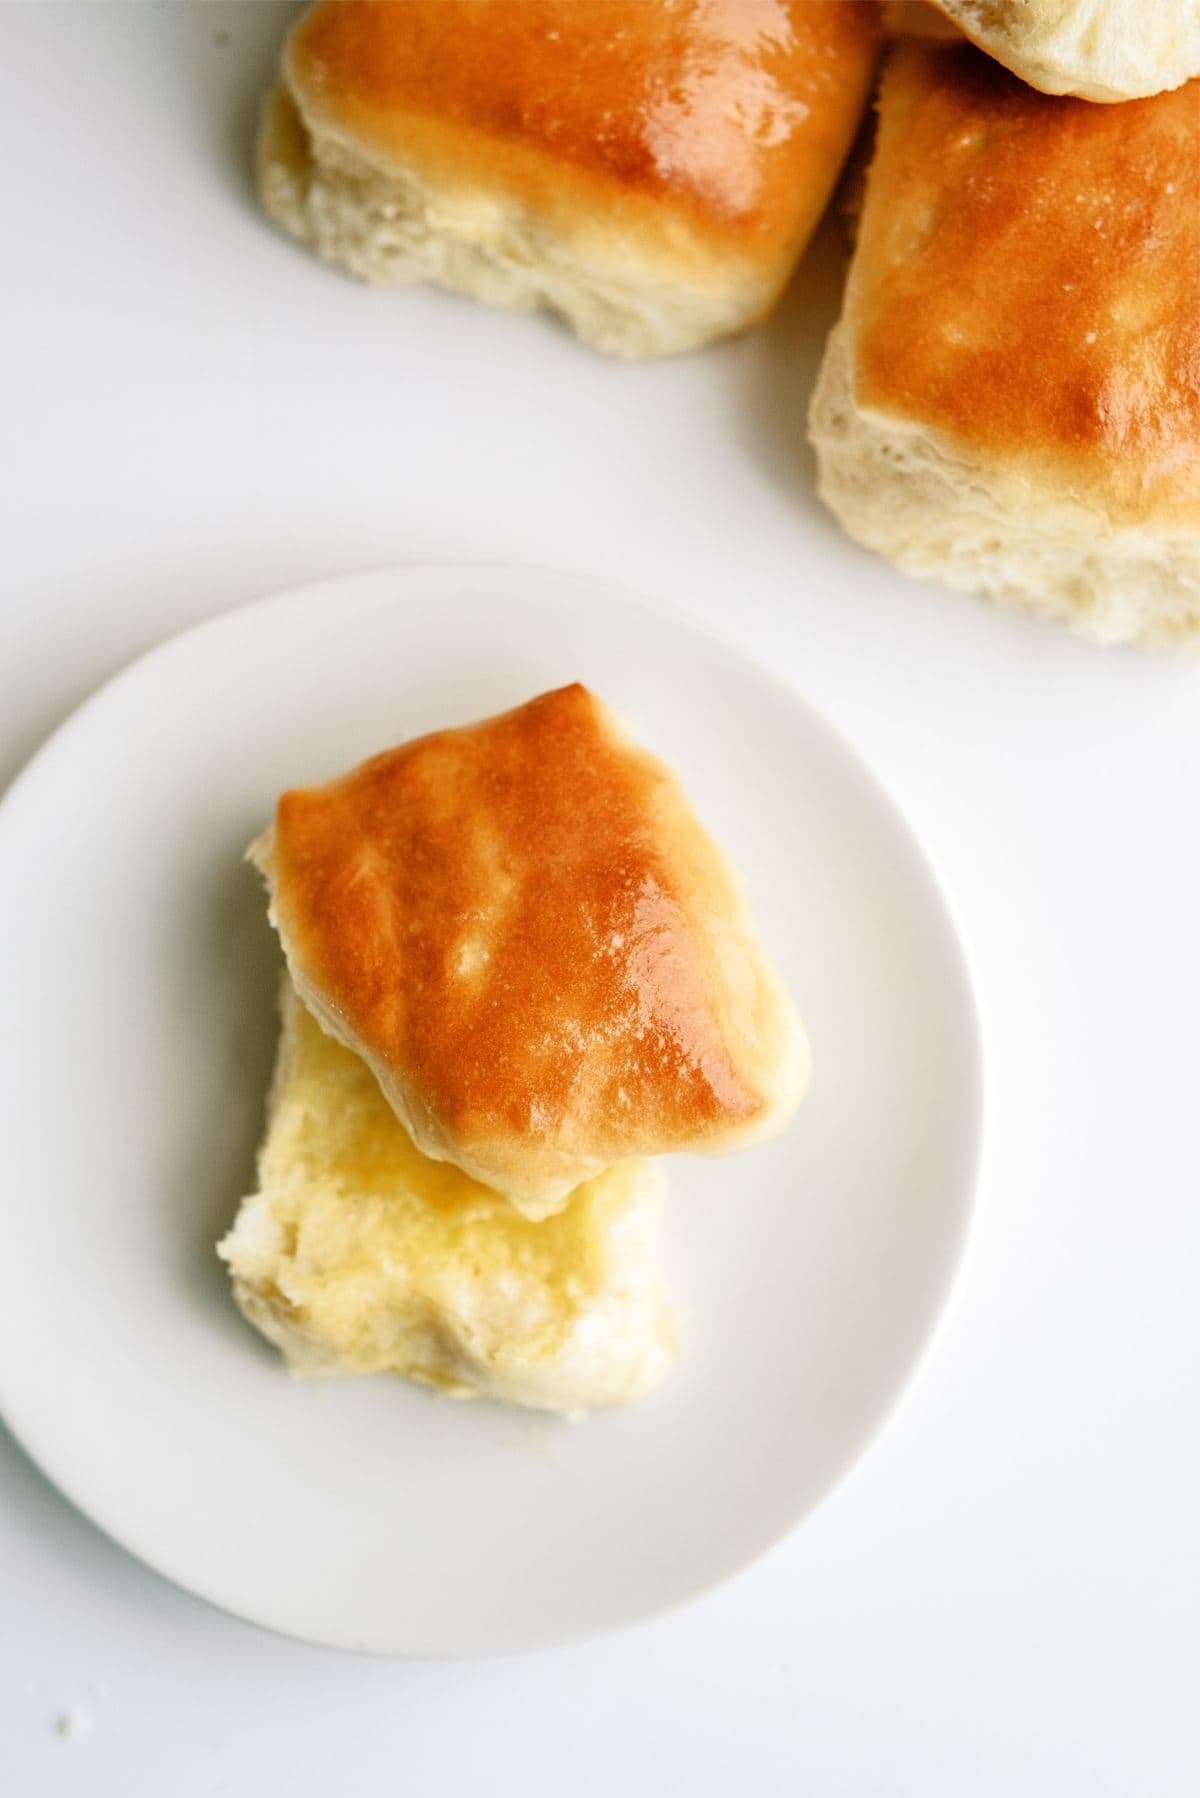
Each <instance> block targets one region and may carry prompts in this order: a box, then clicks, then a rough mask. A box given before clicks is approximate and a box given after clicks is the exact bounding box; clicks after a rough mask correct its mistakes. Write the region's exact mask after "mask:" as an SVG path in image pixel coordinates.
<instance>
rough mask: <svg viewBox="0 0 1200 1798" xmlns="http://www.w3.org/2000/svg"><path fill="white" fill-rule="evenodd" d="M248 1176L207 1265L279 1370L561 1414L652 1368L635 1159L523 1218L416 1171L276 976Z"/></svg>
mask: <svg viewBox="0 0 1200 1798" xmlns="http://www.w3.org/2000/svg"><path fill="white" fill-rule="evenodd" d="M258 1180H259V1184H258V1190H257V1192H255V1193H254V1194H253V1195H252V1196H251V1197H250V1198H248V1199H246V1200H245V1201H244V1203H243V1205H242V1208H241V1210H240V1212H239V1213H238V1217H237V1220H236V1222H235V1224H234V1226H233V1229H232V1230H231V1231H230V1233H229V1235H228V1236H227V1237H226V1238H225V1240H224V1241H223V1242H222V1243H221V1244H220V1248H219V1253H220V1254H221V1256H222V1258H223V1259H224V1260H225V1261H226V1262H227V1264H228V1266H229V1269H230V1272H231V1274H232V1276H233V1282H234V1295H235V1297H236V1298H237V1301H238V1303H239V1305H240V1306H241V1308H242V1310H243V1312H244V1313H245V1315H246V1316H247V1318H248V1319H249V1320H250V1322H251V1323H252V1324H253V1325H254V1326H255V1328H256V1329H258V1330H260V1331H261V1332H262V1334H263V1335H264V1336H266V1337H267V1339H268V1341H270V1342H273V1343H274V1344H275V1345H276V1347H278V1348H280V1349H281V1350H282V1351H283V1353H284V1355H285V1356H286V1358H287V1360H288V1362H289V1365H290V1366H291V1367H292V1369H293V1371H294V1372H296V1373H301V1374H372V1373H392V1374H403V1375H405V1376H406V1377H407V1378H408V1379H412V1380H419V1381H421V1382H422V1383H424V1384H425V1385H429V1386H436V1387H438V1388H440V1389H441V1390H442V1391H444V1392H448V1393H451V1394H453V1395H454V1396H456V1397H474V1396H480V1397H484V1398H497V1399H506V1400H508V1401H509V1402H510V1403H513V1404H520V1405H532V1406H535V1407H538V1408H541V1409H544V1410H551V1411H567V1412H575V1411H580V1410H584V1409H586V1408H588V1407H590V1406H592V1405H607V1404H614V1403H618V1402H621V1401H624V1400H627V1399H632V1398H637V1397H638V1396H640V1394H642V1393H643V1392H645V1391H646V1390H647V1389H648V1388H649V1387H650V1386H652V1385H653V1384H654V1383H655V1382H656V1381H657V1380H658V1379H659V1378H660V1377H661V1376H662V1374H663V1373H664V1372H665V1371H666V1369H667V1366H668V1365H669V1362H670V1360H671V1354H672V1335H673V1331H672V1323H671V1318H670V1314H669V1312H668V1310H667V1307H666V1304H665V1301H664V1297H663V1287H662V1272H661V1265H660V1257H659V1229H660V1222H661V1211H662V1180H661V1176H660V1175H659V1173H658V1171H657V1169H656V1168H655V1167H654V1165H653V1164H652V1163H649V1162H644V1161H640V1162H639V1161H627V1162H624V1163H622V1165H621V1166H620V1167H615V1168H610V1169H609V1170H608V1171H607V1172H605V1173H603V1174H601V1175H600V1176H599V1178H598V1179H596V1180H593V1181H591V1182H590V1183H589V1184H588V1185H586V1186H582V1187H580V1189H579V1190H578V1192H576V1193H575V1194H574V1195H573V1196H572V1198H571V1202H570V1204H569V1205H568V1206H567V1208H566V1209H565V1210H564V1211H562V1212H560V1213H559V1215H558V1216H557V1217H553V1218H548V1219H547V1220H546V1222H544V1223H538V1224H535V1223H531V1222H530V1221H529V1220H528V1219H527V1218H523V1217H522V1216H521V1215H520V1213H519V1212H517V1211H515V1210H514V1209H513V1207H512V1206H511V1205H510V1204H508V1202H507V1201H506V1200H505V1199H502V1198H499V1197H498V1196H497V1195H496V1194H495V1193H494V1192H489V1191H488V1189H487V1188H486V1187H483V1186H478V1185H477V1184H476V1183H475V1182H474V1181H473V1180H470V1179H468V1177H467V1176H466V1175H465V1174H463V1173H461V1172H460V1171H459V1170H458V1169H457V1168H455V1167H451V1166H450V1165H449V1164H448V1163H447V1162H444V1161H428V1160H427V1159H426V1158H425V1156H424V1155H422V1154H421V1152H420V1150H419V1149H417V1148H416V1147H415V1146H414V1144H413V1142H412V1139H411V1138H410V1137H409V1135H408V1133H407V1131H406V1130H405V1129H404V1126H403V1125H402V1124H401V1123H400V1121H399V1120H398V1118H397V1117H396V1116H395V1114H394V1112H393V1111H392V1110H391V1108H390V1107H389V1105H388V1104H387V1102H386V1101H385V1099H384V1097H383V1095H382V1093H381V1092H380V1090H379V1086H378V1084H377V1082H376V1081H375V1079H374V1077H373V1075H372V1074H371V1073H370V1071H369V1069H368V1068H367V1067H366V1066H365V1065H364V1064H363V1062H361V1061H360V1060H359V1059H358V1057H357V1056H356V1055H352V1054H351V1053H350V1051H349V1050H348V1049H344V1048H342V1047H341V1045H340V1044H339V1043H335V1042H334V1041H333V1039H332V1038H331V1037H329V1036H326V1035H325V1033H324V1031H322V1030H321V1028H320V1027H319V1025H317V1024H316V1023H315V1022H314V1021H313V1019H312V1018H311V1017H310V1016H309V1015H308V1013H307V1012H306V1011H305V1010H304V1008H303V1006H301V1005H300V1003H299V1002H298V1000H297V998H296V995H295V992H294V991H293V990H292V988H291V985H290V983H288V984H287V985H286V987H285V991H284V995H283V1034H282V1037H281V1040H280V1048H279V1059H278V1062H277V1065H276V1072H275V1080H274V1084H273V1087H272V1092H271V1099H270V1106H269V1117H268V1123H267V1133H266V1137H265V1139H264V1141H263V1145H262V1148H261V1150H260V1152H259V1161H258Z"/></svg>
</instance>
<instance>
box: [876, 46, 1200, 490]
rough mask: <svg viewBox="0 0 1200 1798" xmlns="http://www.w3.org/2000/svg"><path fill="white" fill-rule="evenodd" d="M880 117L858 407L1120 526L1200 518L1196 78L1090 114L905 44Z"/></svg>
mask: <svg viewBox="0 0 1200 1798" xmlns="http://www.w3.org/2000/svg"><path fill="white" fill-rule="evenodd" d="M879 113H880V118H879V138H878V144H877V148H876V153H875V159H874V162H873V165H872V169H871V176H870V182H869V186H868V191H867V198H866V203H865V207H864V211H863V216H862V223H861V229H860V236H859V243H858V250H857V254H856V258H855V263H854V268H853V271H852V275H851V280H850V286H849V291H848V294H847V301H846V312H845V319H846V326H847V328H848V330H849V332H850V335H851V337H852V340H853V345H854V364H855V399H856V401H857V404H858V405H859V407H861V408H862V409H864V410H868V411H871V412H877V413H880V414H886V415H888V416H890V417H893V418H895V419H897V420H901V421H903V420H910V421H914V422H916V423H919V424H920V425H921V426H922V427H926V428H931V429H934V430H936V431H938V432H940V433H943V434H944V436H945V437H946V438H947V439H948V440H950V441H951V442H953V443H955V444H957V445H960V446H966V447H967V448H969V449H970V450H971V451H973V452H976V453H978V454H979V455H980V456H982V457H984V458H986V459H987V460H988V461H989V462H994V461H1004V462H1005V463H1007V464H1009V465H1010V466H1025V467H1027V468H1028V470H1029V474H1030V478H1031V479H1032V480H1035V481H1038V482H1041V481H1043V480H1046V479H1053V480H1057V481H1058V482H1059V483H1061V484H1063V485H1064V486H1066V487H1069V488H1071V489H1072V490H1073V491H1078V492H1079V493H1080V494H1081V495H1082V496H1083V497H1084V498H1086V499H1089V500H1091V501H1097V502H1100V503H1102V504H1103V506H1104V508H1105V510H1106V512H1107V514H1108V515H1109V516H1110V517H1111V518H1112V519H1113V520H1114V521H1117V522H1121V521H1136V522H1137V523H1139V524H1146V523H1148V522H1151V521H1153V520H1178V519H1180V518H1197V519H1200V86H1197V85H1192V86H1189V87H1185V88H1181V89H1179V90H1177V91H1176V92H1174V93H1168V94H1161V95H1159V96H1157V97H1156V98H1154V99H1152V100H1139V101H1133V102H1130V103H1129V104H1128V105H1126V106H1122V107H1120V108H1113V107H1097V106H1093V105H1090V104H1089V103H1088V102H1086V101H1082V100H1070V99H1054V98H1049V97H1047V96H1045V95H1043V94H1039V93H1035V92H1033V91H1032V90H1031V89H1029V88H1027V87H1024V86H1023V85H1022V84H1021V83H1020V82H1019V81H1017V80H1016V79H1015V78H1014V77H1013V76H1011V75H1009V74H1008V73H1007V72H1006V71H1005V70H1003V69H1001V68H999V67H998V66H997V65H996V64H995V63H993V62H990V61H989V60H988V59H987V58H986V57H984V56H982V55H980V54H979V52H977V51H975V50H973V49H969V48H967V47H965V46H964V47H952V46H947V47H934V46H931V45H921V46H918V45H915V44H907V45H903V46H900V47H899V48H897V49H896V50H895V51H893V53H892V54H891V56H890V58H889V60H888V64H887V67H886V70H885V74H884V79H883V86H882V92H881V98H880V107H879Z"/></svg>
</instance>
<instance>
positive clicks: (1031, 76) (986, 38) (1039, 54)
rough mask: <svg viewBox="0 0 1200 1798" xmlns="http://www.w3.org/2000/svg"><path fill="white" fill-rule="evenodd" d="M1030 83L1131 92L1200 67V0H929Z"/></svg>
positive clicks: (1084, 95)
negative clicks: (934, 2) (933, 1)
mask: <svg viewBox="0 0 1200 1798" xmlns="http://www.w3.org/2000/svg"><path fill="white" fill-rule="evenodd" d="M936 4H937V5H938V6H940V7H941V9H942V11H943V12H944V13H945V14H946V15H947V17H948V18H950V19H952V20H953V21H954V23H955V24H956V25H958V26H959V27H960V29H961V30H962V31H964V32H965V33H966V35H967V36H968V37H969V38H970V39H971V40H972V42H974V43H976V44H978V45H979V47H980V49H981V50H986V51H987V53H988V55H989V56H994V57H995V58H996V60H997V62H1002V63H1003V64H1004V65H1005V67H1006V68H1009V69H1011V70H1012V71H1013V73H1014V74H1015V75H1019V76H1020V78H1021V80H1022V81H1025V82H1028V84H1029V85H1030V87H1036V88H1040V89H1041V91H1042V92H1043V93H1046V94H1076V95H1078V96H1079V97H1080V98H1081V99H1084V100H1109V101H1116V100H1137V99H1141V98H1144V97H1145V96H1147V95H1149V94H1160V93H1163V92H1165V91H1166V90H1167V89H1169V88H1173V87H1179V86H1180V85H1181V84H1182V83H1183V82H1185V81H1190V80H1191V79H1192V77H1193V76H1194V75H1200V0H936Z"/></svg>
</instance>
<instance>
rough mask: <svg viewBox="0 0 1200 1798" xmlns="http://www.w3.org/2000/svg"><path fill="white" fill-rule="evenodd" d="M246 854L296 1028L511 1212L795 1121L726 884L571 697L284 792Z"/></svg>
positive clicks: (644, 773) (710, 846)
mask: <svg viewBox="0 0 1200 1798" xmlns="http://www.w3.org/2000/svg"><path fill="white" fill-rule="evenodd" d="M249 853H250V856H251V858H252V860H254V862H255V863H256V864H257V866H258V867H259V868H260V869H261V871H262V873H263V874H264V876H265V878H266V880H267V882H268V885H269V888H270V895H271V907H270V910H271V918H272V921H273V922H274V924H275V925H276V927H277V929H278V931H279V934H280V937H281V940H282V942H283V947H284V952H285V954H286V956H287V960H288V966H289V969H290V971H291V974H292V978H293V980H294V981H295V983H296V989H297V991H298V992H299V994H300V996H301V998H302V999H303V1001H304V1003H305V1004H306V1005H307V1006H308V1008H309V1010H310V1011H312V1013H313V1014H314V1016H315V1017H316V1018H317V1019H318V1020H319V1021H320V1022H321V1023H322V1024H323V1025H324V1027H325V1029H326V1030H328V1031H329V1033H330V1034H331V1035H332V1036H334V1037H336V1038H337V1039H338V1040H339V1041H341V1042H343V1043H344V1044H345V1045H346V1046H347V1047H348V1048H350V1049H353V1050H354V1051H355V1053H356V1054H359V1055H361V1056H362V1057H363V1059H364V1060H365V1061H366V1062H367V1064H368V1066H369V1067H370V1068H371V1070H372V1072H373V1073H374V1074H375V1076H376V1078H377V1080H378V1081H379V1084H380V1086H381V1087H382V1089H383V1091H384V1094H385V1095H386V1097H387V1099H388V1100H389V1101H390V1103H391V1104H392V1106H393V1107H394V1109H395V1111H396V1113H397V1115H398V1116H399V1117H400V1119H401V1121H402V1122H403V1123H404V1125H405V1127H406V1128H407V1129H408V1131H409V1133H410V1134H411V1135H412V1137H413V1139H414V1141H415V1142H416V1144H417V1146H418V1147H419V1148H420V1149H421V1150H422V1151H423V1152H424V1153H425V1154H426V1155H429V1156H432V1157H433V1158H435V1159H437V1160H446V1161H452V1162H454V1163H455V1164H456V1165H457V1166H458V1167H461V1168H462V1169H463V1171H464V1172H466V1173H468V1174H470V1175H471V1177H472V1178H473V1179H476V1180H479V1181H481V1182H482V1183H483V1184H485V1185H487V1186H490V1187H492V1188H494V1189H495V1190H496V1191H498V1192H501V1193H503V1194H505V1195H506V1197H508V1198H509V1199H511V1200H512V1202H513V1203H514V1205H517V1206H518V1207H519V1208H520V1209H521V1210H523V1211H524V1212H525V1213H526V1215H527V1216H529V1217H544V1216H546V1215H548V1214H549V1213H551V1212H553V1211H555V1210H557V1209H558V1208H559V1207H560V1206H561V1205H563V1204H564V1203H565V1202H566V1200H567V1198H568V1195H569V1194H570V1193H571V1192H572V1190H573V1189H574V1188H575V1187H576V1186H578V1185H579V1183H580V1182H581V1181H583V1180H587V1179H590V1178H592V1177H593V1176H594V1175H596V1174H598V1173H599V1172H601V1170H602V1169H603V1168H605V1167H608V1166H609V1165H610V1164H611V1163H613V1162H616V1161H623V1160H626V1159H628V1158H629V1157H631V1156H641V1155H649V1154H660V1153H664V1152H666V1151H669V1150H692V1151H697V1152H713V1151H723V1150H726V1149H732V1148H739V1147H742V1146H745V1145H747V1144H749V1143H751V1142H755V1141H760V1140H762V1139H764V1138H765V1137H767V1136H771V1135H774V1134H776V1133H777V1132H778V1131H779V1130H781V1129H782V1128H783V1127H784V1125H785V1124H786V1123H787V1122H788V1120H789V1119H790V1117H791V1115H792V1113H793V1111H794V1110H795V1108H796V1105H797V1104H798V1103H799V1100H800V1097H801V1095H802V1093H803V1090H804V1086H805V1084H806V1081H807V1078H808V1066H809V1056H808V1046H807V1042H806V1040H805V1037H804V1033H803V1030H802V1029H801V1026H800V1022H799V1019H798V1018H797V1016H796V1012H795V1008H794V1007H793V1005H792V1002H791V1000H790V998H789V997H788V994H787V992H786V990H785V988H784V986H783V984H782V982H781V980H780V978H779V976H778V975H777V974H776V972H775V970H774V969H773V967H772V966H771V964H770V963H769V961H768V960H767V958H766V956H765V955H764V953H763V951H762V949H761V947H760V945H759V943H758V941H757V938H756V936H755V933H754V929H753V925H752V922H751V919H750V915H749V911H748V908H747V904H746V899H745V896H744V894H743V891H742V888H741V885H740V882H739V881H738V879H737V876H736V874H735V873H734V871H733V869H732V868H731V866H730V864H729V862H728V861H727V860H726V858H725V856H724V855H723V854H722V853H721V851H720V850H719V849H718V848H717V847H716V845H715V844H714V843H713V842H712V840H711V838H710V837H709V836H708V835H707V834H706V832H705V831H704V830H703V828H702V827H701V825H700V823H699V821H698V820H697V818H696V816H695V814H694V812H693V811H692V809H691V806H690V805H689V803H688V800H687V797H686V795H685V794H684V792H683V789H682V787H681V786H680V784H679V782H678V780H677V779H676V778H675V776H674V775H673V774H672V773H671V771H670V770H669V769H668V768H666V767H665V766H664V764H663V763H662V762H660V761H658V760H657V758H656V757H654V756H651V755H649V754H647V753H646V751H644V750H643V749H641V748H639V747H638V745H636V744H635V743H633V742H632V741H631V740H630V739H629V738H628V737H627V736H626V735H625V733H624V731H623V730H622V729H621V727H620V726H619V725H618V723H617V721H616V720H615V718H614V717H613V715H612V714H611V713H610V712H609V711H608V709H607V708H606V707H605V706H603V705H602V704H601V702H600V701H599V700H598V699H597V698H596V697H595V695H594V694H592V693H589V692H588V691H587V689H586V688H584V687H582V686H579V685H575V686H571V687H563V688H560V689H558V690H557V691H555V692H552V693H545V694H542V695H541V696H540V697H539V698H537V699H533V700H530V701H529V702H528V703H527V704H525V705H522V706H519V707H518V708H517V709H516V710H515V711H512V712H507V713H504V714H503V715H502V716H500V717H497V718H489V719H485V720H484V721H483V722H482V723H481V724H475V725H471V726H468V727H466V728H463V729H458V730H443V731H436V732H434V733H433V734H432V735H431V736H427V737H422V738H419V739H417V740H416V741H415V742H411V743H406V744H403V745H402V746H401V747H400V748H398V749H393V750H388V751H385V752H384V753H383V754H382V755H377V756H374V757H373V758H372V759H371V760H370V761H368V762H364V763H363V764H362V766H361V767H359V768H356V769H354V770H353V771H352V772H351V773H349V774H347V775H345V776H344V777H343V778H342V779H340V780H336V781H333V782H330V783H329V784H328V785H326V786H321V787H312V788H307V789H304V790H300V791H293V792H290V793H285V794H284V795H283V796H282V798H281V799H280V801H279V803H278V806H277V807H276V813H275V822H274V825H273V826H272V828H271V829H270V830H269V831H268V832H267V833H266V834H265V835H264V836H263V837H262V838H260V839H259V841H258V842H257V843H255V844H254V845H252V847H251V849H250V852H249Z"/></svg>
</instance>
